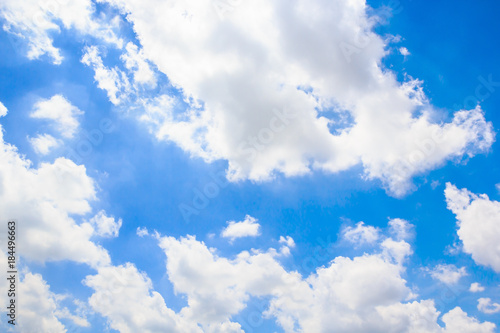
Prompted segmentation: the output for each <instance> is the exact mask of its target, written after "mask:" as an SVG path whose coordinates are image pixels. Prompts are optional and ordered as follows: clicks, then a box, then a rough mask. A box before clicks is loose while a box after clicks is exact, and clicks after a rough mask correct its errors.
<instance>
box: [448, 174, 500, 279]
mask: <svg viewBox="0 0 500 333" xmlns="http://www.w3.org/2000/svg"><path fill="white" fill-rule="evenodd" d="M444 193H445V196H446V202H447V204H448V209H449V210H451V211H452V212H453V214H455V215H456V217H457V225H458V231H457V233H458V237H460V240H461V241H462V243H463V251H464V252H466V253H468V254H470V255H472V258H473V259H474V261H476V263H478V264H480V265H484V266H489V267H491V268H493V269H494V270H495V271H496V272H500V243H499V242H498V240H499V239H500V222H499V221H500V202H498V201H493V200H490V199H489V198H488V196H487V195H486V194H482V195H476V194H473V193H471V192H469V191H468V190H467V189H461V190H460V189H458V188H457V187H456V186H454V185H452V184H450V183H447V184H446V190H445V192H444Z"/></svg>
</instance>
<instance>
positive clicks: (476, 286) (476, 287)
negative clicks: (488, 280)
mask: <svg viewBox="0 0 500 333" xmlns="http://www.w3.org/2000/svg"><path fill="white" fill-rule="evenodd" d="M484 290H485V289H484V287H483V286H481V284H480V283H478V282H474V283H471V285H470V288H469V291H470V292H471V293H479V292H483V291H484Z"/></svg>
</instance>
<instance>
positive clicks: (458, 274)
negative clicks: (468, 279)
mask: <svg viewBox="0 0 500 333" xmlns="http://www.w3.org/2000/svg"><path fill="white" fill-rule="evenodd" d="M429 273H430V275H431V276H432V277H433V278H434V279H436V280H439V281H441V282H443V283H445V284H455V283H457V282H458V281H459V280H460V279H461V278H462V277H464V276H466V275H467V271H466V270H465V267H461V268H458V267H457V266H455V265H437V266H436V267H434V268H433V269H432V270H430V271H429Z"/></svg>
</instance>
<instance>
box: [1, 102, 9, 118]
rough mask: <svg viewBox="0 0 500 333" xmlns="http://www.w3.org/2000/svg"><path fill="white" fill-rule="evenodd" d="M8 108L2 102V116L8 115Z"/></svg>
mask: <svg viewBox="0 0 500 333" xmlns="http://www.w3.org/2000/svg"><path fill="white" fill-rule="evenodd" d="M7 111H8V110H7V108H6V107H5V105H3V103H2V102H0V117H5V116H6V115H7Z"/></svg>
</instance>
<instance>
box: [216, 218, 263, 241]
mask: <svg viewBox="0 0 500 333" xmlns="http://www.w3.org/2000/svg"><path fill="white" fill-rule="evenodd" d="M259 235H260V224H259V223H257V219H256V218H254V217H251V216H250V215H247V216H245V219H244V220H243V221H241V222H235V221H229V222H228V223H227V227H226V228H224V230H222V232H221V236H222V237H224V238H229V239H230V240H231V241H234V240H235V239H236V238H242V237H257V236H259Z"/></svg>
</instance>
